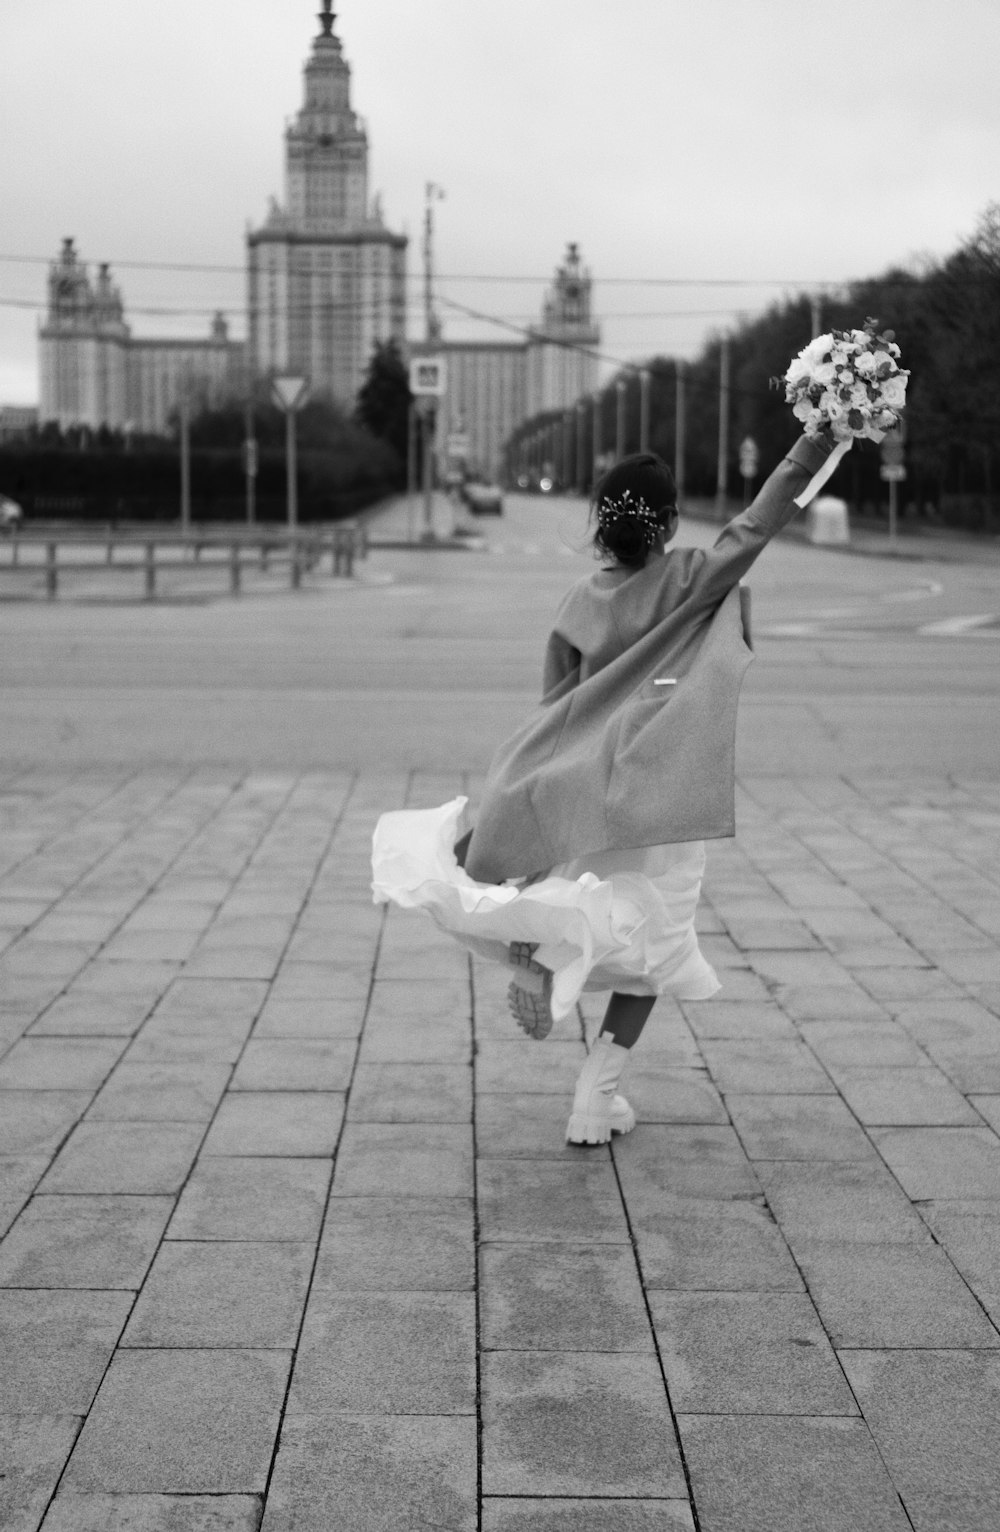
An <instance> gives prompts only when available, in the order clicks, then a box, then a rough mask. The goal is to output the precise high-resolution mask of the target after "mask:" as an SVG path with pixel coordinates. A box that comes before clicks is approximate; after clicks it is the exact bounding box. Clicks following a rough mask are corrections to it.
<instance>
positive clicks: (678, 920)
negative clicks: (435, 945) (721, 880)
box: [372, 797, 720, 1020]
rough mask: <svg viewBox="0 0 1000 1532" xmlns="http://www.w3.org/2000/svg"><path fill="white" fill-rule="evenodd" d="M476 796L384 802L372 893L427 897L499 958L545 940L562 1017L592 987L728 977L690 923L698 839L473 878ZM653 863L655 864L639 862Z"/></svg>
mask: <svg viewBox="0 0 1000 1532" xmlns="http://www.w3.org/2000/svg"><path fill="white" fill-rule="evenodd" d="M467 803H468V799H467V798H464V797H460V798H455V799H453V800H452V801H451V802H449V803H445V804H442V805H441V806H440V807H439V808H434V809H402V810H397V811H394V812H392V813H388V814H383V815H382V817H381V818H380V820H379V822H378V824H377V826H376V829H375V834H374V838H373V844H372V895H373V899H374V902H375V903H376V904H387V903H392V904H395V905H398V906H399V907H400V908H402V909H419V910H423V911H424V912H425V914H427V915H429V916H430V917H431V919H432V920H433V921H434V922H435V924H436V925H438V926H439V927H440V929H441V930H443V931H446V932H447V933H448V934H449V935H450V936H452V937H454V938H455V939H456V940H457V941H459V942H461V943H462V944H463V946H465V947H466V948H467V949H468V950H470V951H471V952H474V953H476V954H477V956H479V957H482V958H485V959H487V960H489V961H492V962H497V963H500V964H503V965H506V964H507V952H508V948H509V946H510V943H511V942H514V941H528V942H533V943H535V944H537V948H538V950H537V952H536V953H535V957H536V960H537V961H538V962H539V963H541V964H542V965H543V966H544V967H546V968H548V969H550V970H551V971H552V974H553V985H552V1012H553V1015H554V1017H555V1018H556V1020H559V1019H560V1018H561V1017H563V1016H566V1015H568V1014H569V1012H570V1011H571V1010H572V1009H573V1006H574V1005H575V1004H576V1002H577V1000H578V999H579V997H580V995H581V993H582V992H583V991H584V990H587V991H595V990H616V991H617V992H618V993H619V994H628V995H661V994H670V995H674V996H675V997H676V998H677V999H680V1000H707V999H710V998H711V996H712V995H714V994H716V993H717V992H718V990H719V988H720V985H719V981H718V979H717V977H716V975H715V972H714V971H713V969H712V968H711V967H710V965H709V964H708V963H707V962H706V961H705V959H704V957H703V956H702V953H701V950H700V948H699V946H698V938H697V935H696V933H695V929H694V915H695V910H696V908H697V903H698V897H699V894H700V891H701V878H702V873H703V871H704V865H705V848H704V844H703V843H702V842H700V841H694V842H687V843H684V844H683V845H677V846H661V847H655V848H647V851H648V852H649V853H650V854H649V855H645V854H642V853H640V854H637V853H635V852H625V853H621V854H617V853H614V852H606V853H603V854H601V855H600V856H595V857H593V858H591V859H589V861H590V862H591V864H592V865H593V867H594V868H596V869H597V871H592V870H589V868H588V867H586V866H584V865H583V864H584V863H586V862H587V861H588V859H586V858H583V859H581V861H580V862H575V863H572V864H567V866H566V867H564V868H560V867H556V868H553V869H552V870H551V871H550V872H549V874H548V875H547V876H546V877H544V878H541V879H536V880H534V881H533V882H530V883H526V884H523V885H521V886H518V885H516V884H511V883H502V884H486V883H477V882H476V881H475V880H474V879H473V878H471V877H469V875H468V874H467V873H466V872H465V870H464V869H463V868H462V867H460V866H459V865H458V862H457V860H456V858H455V851H454V847H455V843H456V841H457V840H458V839H459V837H460V835H461V834H462V820H463V816H464V812H465V808H466V805H467ZM644 867H648V868H649V869H650V871H649V872H647V871H644V870H643V868H644Z"/></svg>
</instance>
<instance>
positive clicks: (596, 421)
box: [590, 389, 602, 484]
mask: <svg viewBox="0 0 1000 1532" xmlns="http://www.w3.org/2000/svg"><path fill="white" fill-rule="evenodd" d="M591 421H592V426H591V432H590V448H591V451H590V461H591V470H590V482H591V484H596V483H597V480H598V479H599V477H600V474H601V452H602V446H601V391H600V389H598V390H597V392H596V393H595V395H594V397H593V400H592V401H591Z"/></svg>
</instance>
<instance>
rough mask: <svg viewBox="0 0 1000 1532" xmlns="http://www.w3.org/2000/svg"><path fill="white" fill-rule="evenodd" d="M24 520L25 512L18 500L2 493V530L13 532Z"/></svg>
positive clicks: (0, 527)
mask: <svg viewBox="0 0 1000 1532" xmlns="http://www.w3.org/2000/svg"><path fill="white" fill-rule="evenodd" d="M23 520H24V512H23V511H22V509H21V507H20V506H19V505H18V503H17V501H16V500H11V499H10V497H9V496H7V495H0V532H13V530H14V528H15V527H19V526H20V525H21V522H22V521H23Z"/></svg>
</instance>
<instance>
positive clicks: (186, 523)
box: [178, 379, 191, 554]
mask: <svg viewBox="0 0 1000 1532" xmlns="http://www.w3.org/2000/svg"><path fill="white" fill-rule="evenodd" d="M178 403H179V405H180V444H181V536H182V537H183V538H184V540H185V550H184V551H185V554H186V553H187V547H186V543H187V539H188V538H189V537H190V535H191V400H190V398H189V396H188V386H187V379H185V380H184V381H183V383H182V384H181V394H180V399H179V401H178Z"/></svg>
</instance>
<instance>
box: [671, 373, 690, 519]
mask: <svg viewBox="0 0 1000 1532" xmlns="http://www.w3.org/2000/svg"><path fill="white" fill-rule="evenodd" d="M685 365H686V364H685V363H684V362H682V361H681V360H680V359H678V360H677V361H676V362H675V363H674V370H675V373H676V385H677V386H676V401H677V402H676V413H675V415H674V482H675V483H676V485H677V504H678V505H680V504H681V501H682V500H683V499H684V470H685V465H684V445H685V441H684V439H685V436H686V433H687V410H686V407H685V406H686V400H685V396H684V389H685V383H686V377H685Z"/></svg>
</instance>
